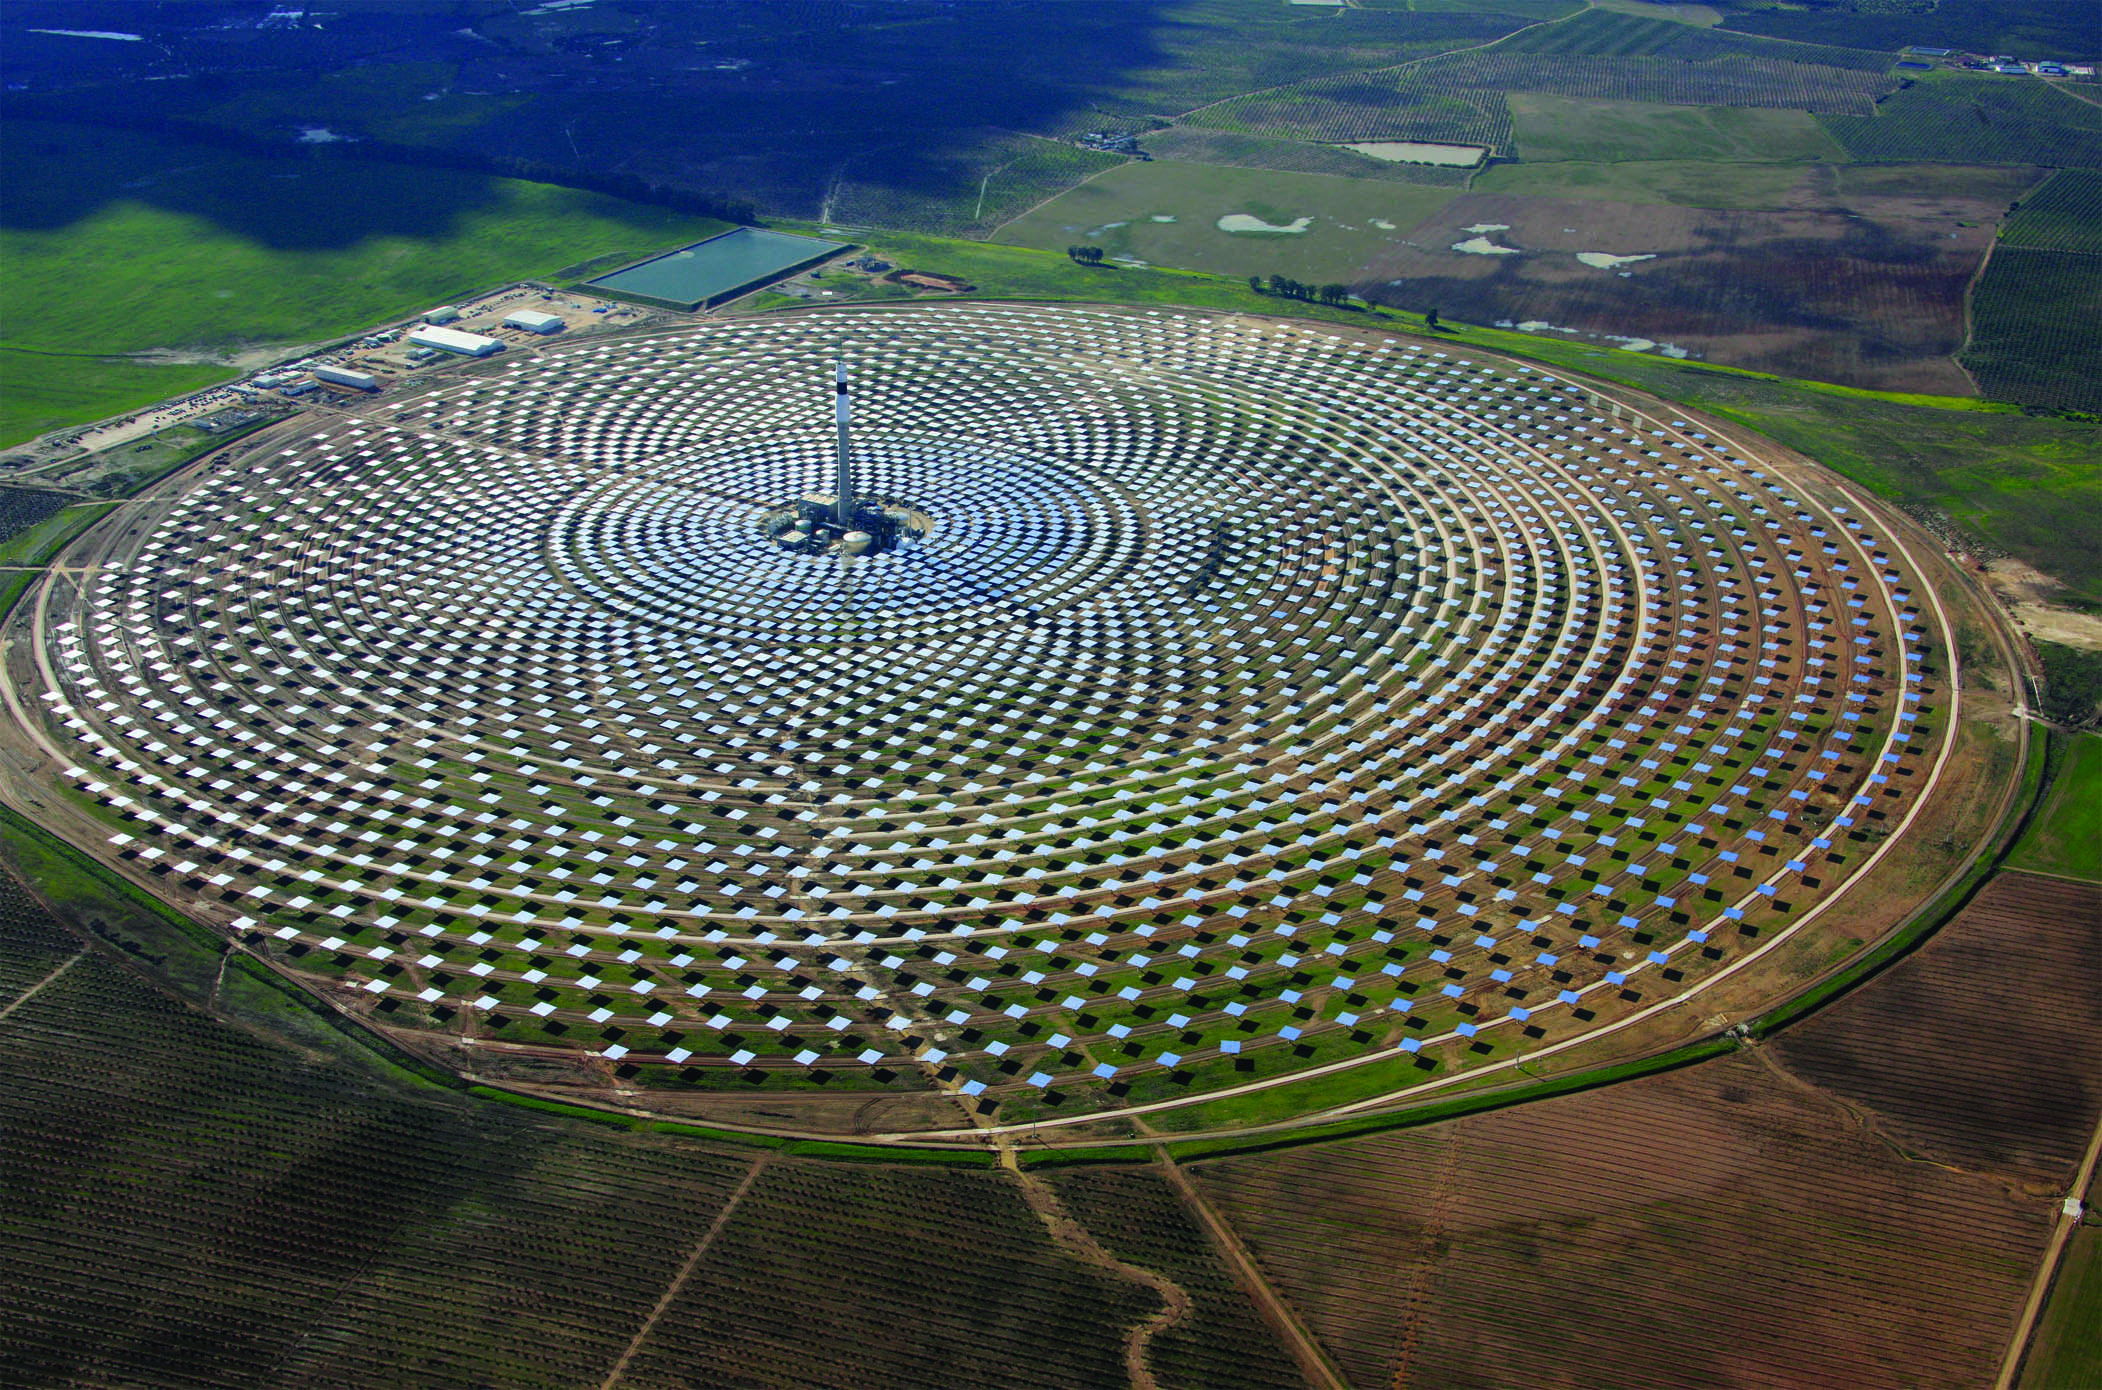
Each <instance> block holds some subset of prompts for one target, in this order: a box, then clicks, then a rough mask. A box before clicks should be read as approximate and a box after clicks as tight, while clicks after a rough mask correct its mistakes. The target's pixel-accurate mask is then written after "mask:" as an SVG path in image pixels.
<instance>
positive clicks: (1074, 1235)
mask: <svg viewBox="0 0 2102 1390" xmlns="http://www.w3.org/2000/svg"><path fill="white" fill-rule="evenodd" d="M1000 1166H1001V1167H1002V1168H1004V1169H1006V1170H1007V1173H1008V1176H1010V1177H1012V1178H1013V1179H1014V1180H1015V1184H1016V1185H1017V1186H1018V1187H1020V1188H1021V1190H1022V1200H1023V1201H1024V1202H1026V1203H1028V1205H1029V1209H1030V1210H1031V1211H1033V1212H1035V1213H1036V1214H1037V1217H1038V1218H1039V1219H1040V1220H1041V1221H1042V1222H1043V1223H1044V1228H1045V1229H1046V1230H1048V1231H1049V1232H1050V1233H1051V1239H1052V1241H1053V1242H1054V1243H1055V1244H1057V1245H1059V1246H1060V1247H1061V1248H1063V1249H1065V1250H1067V1251H1070V1252H1071V1253H1072V1254H1074V1255H1076V1256H1078V1257H1079V1258H1081V1259H1083V1260H1085V1261H1087V1262H1088V1263H1089V1264H1091V1265H1094V1266H1095V1267H1096V1268H1098V1269H1106V1270H1108V1271H1110V1272H1111V1273H1113V1274H1115V1275H1117V1276H1118V1277H1120V1278H1124V1279H1129V1280H1130V1281H1132V1282H1133V1283H1135V1284H1144V1285H1145V1286H1146V1287H1147V1288H1149V1289H1151V1290H1153V1291H1154V1292H1155V1293H1157V1294H1159V1295H1160V1298H1161V1309H1160V1311H1159V1312H1157V1313H1155V1314H1153V1315H1152V1316H1151V1317H1148V1318H1143V1319H1141V1320H1140V1321H1139V1322H1137V1323H1135V1324H1134V1325H1133V1326H1132V1328H1131V1330H1130V1331H1129V1332H1128V1333H1126V1334H1125V1336H1124V1374H1125V1375H1126V1376H1127V1377H1128V1378H1129V1379H1130V1381H1131V1387H1132V1390H1160V1382H1159V1381H1157V1380H1155V1379H1154V1378H1153V1371H1152V1369H1151V1368H1150V1367H1149V1366H1148V1365H1147V1364H1146V1349H1147V1347H1148V1346H1149V1345H1151V1343H1152V1341H1153V1339H1154V1338H1155V1337H1157V1336H1159V1335H1160V1334H1161V1333H1163V1332H1165V1331H1167V1330H1168V1329H1169V1328H1171V1327H1173V1326H1174V1325H1175V1324H1176V1323H1178V1322H1181V1321H1182V1320H1183V1319H1184V1318H1185V1317H1187V1316H1189V1312H1190V1295H1189V1293H1188V1291H1186V1290H1185V1289H1184V1288H1183V1287H1182V1285H1180V1284H1178V1283H1176V1282H1175V1281H1174V1280H1172V1279H1170V1278H1168V1277H1167V1276H1166V1275H1165V1274H1161V1273H1160V1272H1158V1271H1157V1270H1151V1269H1148V1268H1146V1267H1145V1266H1144V1265H1135V1264H1132V1263H1131V1262H1130V1261H1128V1260H1120V1259H1118V1258H1117V1257H1116V1256H1115V1255H1112V1254H1111V1253H1110V1252H1109V1251H1108V1249H1106V1248H1105V1247H1104V1246H1103V1244H1102V1243H1101V1242H1100V1241H1098V1240H1096V1239H1095V1237H1094V1234H1093V1233H1092V1232H1090V1231H1089V1230H1088V1228H1087V1227H1086V1226H1083V1225H1082V1224H1081V1223H1080V1222H1078V1221H1076V1220H1075V1219H1074V1218H1073V1216H1072V1214H1071V1213H1070V1212H1068V1211H1067V1210H1066V1206H1065V1203H1063V1202H1061V1201H1059V1200H1058V1194H1057V1193H1056V1192H1054V1191H1052V1189H1051V1184H1049V1183H1047V1182H1045V1181H1044V1180H1043V1179H1042V1178H1040V1177H1038V1176H1037V1175H1036V1174H1034V1173H1031V1172H1029V1171H1027V1170H1026V1169H1024V1168H1023V1167H1022V1165H1021V1163H1020V1162H1018V1161H1017V1159H1016V1157H1015V1148H1014V1145H1012V1144H1007V1143H1003V1144H1001V1145H1000ZM601 1390H604V1387H601Z"/></svg>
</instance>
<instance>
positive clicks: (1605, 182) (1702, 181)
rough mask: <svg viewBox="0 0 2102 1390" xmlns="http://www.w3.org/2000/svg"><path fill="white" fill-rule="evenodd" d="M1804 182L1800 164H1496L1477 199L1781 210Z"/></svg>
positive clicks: (1477, 186) (1484, 175)
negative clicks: (1506, 196)
mask: <svg viewBox="0 0 2102 1390" xmlns="http://www.w3.org/2000/svg"><path fill="white" fill-rule="evenodd" d="M1802 182H1803V169H1802V166H1801V165H1799V164H1726V163H1715V162H1701V163H1688V162H1680V161H1676V160H1641V161H1633V162H1629V163H1624V164H1586V163H1582V162H1579V161H1576V160H1567V161H1559V162H1556V163H1552V164H1496V165H1492V166H1490V167H1489V168H1487V169H1484V170H1483V171H1482V172H1481V173H1480V174H1477V175H1476V176H1475V180H1474V188H1473V191H1474V192H1476V193H1519V194H1525V195H1528V196H1531V197H1540V198H1598V199H1603V200H1605V201H1608V202H1615V203H1646V204H1650V205H1652V206H1668V207H1688V208H1746V209H1759V208H1777V207H1783V206H1786V204H1787V201H1788V196H1789V193H1790V192H1791V190H1793V189H1795V188H1796V187H1798V186H1799V185H1800V184H1801V183H1802Z"/></svg>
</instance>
